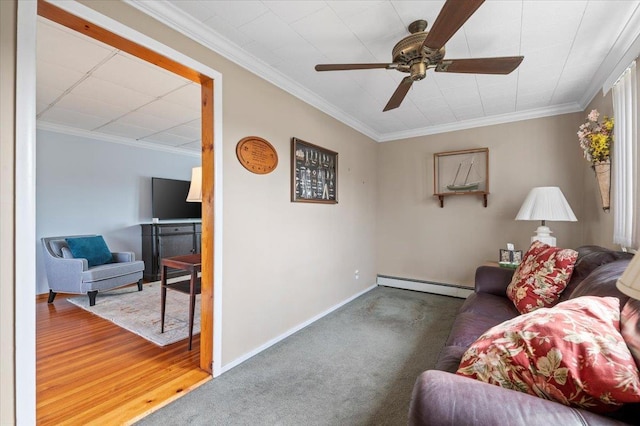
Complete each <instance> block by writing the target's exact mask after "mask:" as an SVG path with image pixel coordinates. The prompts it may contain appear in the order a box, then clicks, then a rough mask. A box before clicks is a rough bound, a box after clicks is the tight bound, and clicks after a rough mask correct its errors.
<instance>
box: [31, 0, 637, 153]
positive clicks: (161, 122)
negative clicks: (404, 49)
mask: <svg viewBox="0 0 640 426" xmlns="http://www.w3.org/2000/svg"><path fill="white" fill-rule="evenodd" d="M125 1H127V2H128V3H129V4H131V5H133V6H134V7H137V8H138V9H140V10H142V11H144V12H145V13H147V14H149V15H151V16H154V17H155V18H156V19H158V20H160V21H162V22H164V23H165V24H167V25H169V26H171V27H173V28H175V29H177V30H178V31H181V32H182V33H184V34H186V35H187V36H189V37H191V38H193V39H194V40H196V41H198V42H200V43H202V44H204V45H205V46H207V47H209V48H211V49H212V50H215V51H217V52H219V53H220V54H222V55H223V56H225V57H227V58H229V59H231V60H233V61H234V62H236V63H238V64H240V65H241V66H243V67H245V68H247V69H249V70H250V71H252V72H254V73H256V74H257V75H259V76H261V77H263V78H265V79H266V80H268V81H271V82H272V83H274V84H276V85H278V86H279V87H281V88H283V89H284V90H287V91H288V92H290V93H292V94H294V95H295V96H298V97H299V98H301V99H303V100H304V101H306V102H308V103H310V104H312V105H314V106H316V107H318V108H319V109H321V110H322V111H325V112H326V113H328V114H330V115H332V116H333V117H335V118H337V119H339V120H341V121H342V122H344V123H346V124H348V125H350V126H352V127H353V128H355V129H356V130H359V131H361V132H362V133H364V134H366V135H368V136H370V137H372V138H373V139H375V140H377V141H386V140H394V139H399V138H403V137H410V136H418V135H426V134H433V133H439V132H444V131H451V130H455V129H459V128H470V127H476V126H481V125H486V124H494V123H500V122H509V121H516V120H521V119H526V118H533V117H541V116H546V115H554V114H561V113H566V112H574V111H581V110H583V109H584V108H585V107H586V105H587V104H588V103H589V102H590V101H591V99H592V98H593V96H594V95H595V94H596V93H597V92H598V90H600V89H601V88H602V85H603V83H604V82H605V80H606V79H607V78H610V75H611V73H612V72H613V71H614V70H616V69H618V68H619V66H620V61H621V60H622V58H625V59H624V60H626V59H627V58H629V55H635V56H638V54H640V1H631V0H623V1H612V0H588V1H579V0H569V1H550V0H542V1H533V0H531V1H529V0H525V1H518V0H506V1H491V0H488V1H486V2H485V3H484V4H483V5H482V6H481V7H480V9H479V10H478V11H477V12H476V13H475V14H474V15H473V16H471V18H470V19H469V20H468V21H467V22H466V24H465V25H464V26H463V27H462V28H461V29H460V30H459V31H458V32H457V33H456V34H454V36H453V37H452V38H451V40H449V42H448V43H447V44H446V49H447V54H446V58H447V59H456V58H480V57H491V56H516V55H523V56H524V57H525V59H524V61H523V62H522V64H521V65H520V67H519V68H518V69H517V70H516V71H514V72H513V73H511V74H509V75H506V76H504V75H473V74H471V75H470V74H449V73H434V72H432V71H429V73H428V75H427V77H426V78H425V79H424V80H422V81H419V82H416V83H415V84H414V85H413V87H412V89H411V90H410V92H409V94H408V96H407V98H406V99H405V100H404V102H403V103H402V105H401V106H400V107H399V108H397V109H395V110H392V111H388V112H382V109H383V107H384V105H385V104H386V103H387V101H388V100H389V97H390V96H391V94H392V93H393V92H394V90H395V88H396V87H397V85H398V84H399V82H400V80H401V79H402V78H403V77H404V76H405V75H406V74H403V73H400V72H397V71H394V70H384V69H374V70H358V71H333V72H322V73H319V72H316V71H315V70H314V66H315V65H316V64H319V63H358V62H385V63H386V62H391V49H392V48H393V46H394V44H395V43H396V42H397V41H398V40H400V39H401V38H402V37H404V36H406V35H408V32H407V30H406V27H407V26H408V25H409V24H410V23H411V22H413V21H415V20H417V19H426V20H427V21H428V22H429V25H431V24H432V23H433V21H434V20H435V18H436V16H437V15H438V12H439V11H440V9H441V7H442V5H443V4H444V0H433V1H405V0H398V1H396V0H393V1H389V0H380V1H364V0H362V1H347V0H344V1H271V0H263V1H257V0H255V1H207V0H168V1H165V0H162V1H144V0H125ZM427 30H429V28H427ZM80 37H81V36H79V35H77V34H71V33H70V32H69V31H67V30H60V29H58V28H57V26H56V25H55V24H52V23H49V22H43V25H41V26H40V28H39V36H38V64H39V66H38V112H39V122H41V123H56V125H62V126H75V127H80V128H82V129H86V130H91V131H96V132H106V133H108V134H110V135H114V136H117V137H129V138H133V139H136V140H139V141H143V142H151V143H160V144H163V145H171V146H176V147H184V148H186V149H191V150H194V151H195V150H199V149H200V139H199V126H200V122H199V121H198V117H199V114H200V112H199V103H198V102H199V88H198V86H197V85H195V84H193V83H190V82H189V81H187V80H184V79H182V78H179V77H176V76H173V75H170V73H168V72H166V71H164V70H159V69H158V68H155V67H153V66H151V65H148V64H142V65H140V64H138V65H136V67H138V69H140V68H139V67H143V68H142V70H143V71H136V70H134V69H133V68H131V67H132V66H133V63H135V62H134V61H133V59H132V58H131V57H130V56H129V55H126V54H124V53H122V52H114V51H113V50H112V49H110V48H108V47H106V46H105V45H103V44H101V43H98V42H96V41H93V40H87V39H84V40H83V39H81V38H80ZM634 50H636V51H635V52H634ZM73 52H75V53H73ZM78 52H80V54H79V53H78ZM625 55H626V56H625ZM635 56H633V57H635ZM52 103H53V104H54V105H51V104H52Z"/></svg>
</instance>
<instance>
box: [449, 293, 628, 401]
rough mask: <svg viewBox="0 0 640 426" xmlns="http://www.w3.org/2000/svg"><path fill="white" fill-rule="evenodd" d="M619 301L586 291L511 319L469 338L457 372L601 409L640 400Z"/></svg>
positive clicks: (535, 393) (542, 395)
mask: <svg viewBox="0 0 640 426" xmlns="http://www.w3.org/2000/svg"><path fill="white" fill-rule="evenodd" d="M619 304H620V301H619V300H618V299H617V298H614V297H596V296H585V297H580V298H576V299H572V300H569V301H567V302H562V303H560V304H558V305H557V306H555V307H553V308H542V309H538V310H536V311H534V312H531V313H528V314H524V315H521V316H519V317H517V318H514V319H513V320H509V321H506V322H505V323H503V324H500V325H498V326H496V327H493V328H492V329H491V330H489V331H487V332H486V333H485V334H484V335H482V336H481V337H480V338H479V339H478V341H477V342H475V343H474V344H473V345H471V347H470V348H469V350H467V352H466V353H465V354H464V356H463V358H462V363H461V364H460V368H459V369H458V371H457V374H460V375H463V376H467V377H472V378H475V379H478V380H480V381H483V382H487V383H491V384H495V385H498V386H501V387H504V388H508V389H513V390H517V391H520V392H525V393H528V394H531V395H537V396H539V397H541V398H545V399H549V400H553V401H556V402H560V403H562V404H564V405H571V406H577V407H580V408H585V409H588V410H591V411H595V412H609V411H614V410H616V409H617V408H619V407H620V406H621V405H622V404H623V403H634V402H640V377H639V376H638V368H637V366H636V364H635V362H634V360H633V357H632V355H631V353H630V352H629V349H628V348H627V346H626V344H625V342H624V340H623V338H622V335H621V334H620V306H619Z"/></svg>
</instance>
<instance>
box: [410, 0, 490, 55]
mask: <svg viewBox="0 0 640 426" xmlns="http://www.w3.org/2000/svg"><path fill="white" fill-rule="evenodd" d="M482 3H484V0H447V2H446V3H445V4H444V6H442V10H440V13H439V14H438V17H437V18H436V20H435V22H434V23H433V25H432V26H431V29H430V30H429V34H427V37H426V38H425V39H424V43H422V45H423V46H426V47H428V48H430V49H434V50H438V49H440V48H441V47H442V46H444V45H445V44H446V43H447V41H449V39H450V38H451V37H452V36H453V35H454V34H455V33H456V31H458V30H459V29H460V27H461V26H462V25H464V23H465V22H467V19H469V17H470V16H471V15H473V13H474V12H475V11H476V10H477V9H478V8H479V7H480V6H481V5H482Z"/></svg>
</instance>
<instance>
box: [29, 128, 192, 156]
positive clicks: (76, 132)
mask: <svg viewBox="0 0 640 426" xmlns="http://www.w3.org/2000/svg"><path fill="white" fill-rule="evenodd" d="M36 128H37V129H38V130H46V131H49V132H54V133H61V134H63V135H69V136H78V137H81V138H87V139H93V140H98V141H102V142H110V143H117V144H120V145H128V146H133V147H136V148H144V149H151V150H154V151H163V152H169V153H171V154H179V155H186V156H189V157H197V158H200V156H201V153H200V152H199V151H192V150H188V149H184V148H178V147H174V146H168V145H160V144H157V143H152V142H143V141H139V140H136V139H130V138H124V137H122V136H115V135H108V134H106V133H98V132H92V131H90V130H84V129H77V128H75V127H69V126H64V125H61V124H54V123H47V122H45V121H38V122H37V123H36Z"/></svg>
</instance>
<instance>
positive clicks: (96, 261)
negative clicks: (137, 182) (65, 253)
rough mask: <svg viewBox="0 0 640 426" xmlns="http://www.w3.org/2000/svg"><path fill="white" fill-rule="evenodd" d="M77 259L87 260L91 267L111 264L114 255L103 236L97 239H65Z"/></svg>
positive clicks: (96, 237)
mask: <svg viewBox="0 0 640 426" xmlns="http://www.w3.org/2000/svg"><path fill="white" fill-rule="evenodd" d="M65 240H66V241H67V245H68V246H69V250H71V254H72V255H73V257H75V258H82V259H87V262H89V267H92V266H98V265H104V264H105V263H111V261H112V255H111V251H110V250H109V247H107V243H105V242H104V238H102V235H96V236H95V237H76V238H65Z"/></svg>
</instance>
